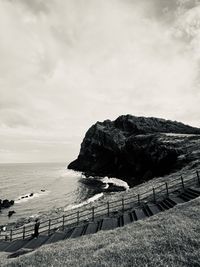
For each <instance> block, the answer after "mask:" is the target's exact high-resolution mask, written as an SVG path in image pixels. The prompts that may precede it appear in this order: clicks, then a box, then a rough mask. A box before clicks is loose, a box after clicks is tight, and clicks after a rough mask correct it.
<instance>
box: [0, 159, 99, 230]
mask: <svg viewBox="0 0 200 267" xmlns="http://www.w3.org/2000/svg"><path fill="white" fill-rule="evenodd" d="M66 166H67V164H66V163H30V164H0V199H9V200H11V199H13V200H15V204H14V206H12V207H11V208H10V209H3V210H2V212H1V213H0V225H3V224H6V223H9V222H15V221H17V220H18V219H21V218H27V217H30V216H37V215H38V214H42V213H45V212H47V211H50V210H52V211H53V210H56V209H58V208H67V207H68V206H71V205H75V204H79V203H81V202H83V201H84V200H86V199H88V198H89V197H92V196H94V195H95V192H91V191H88V189H87V188H86V186H85V185H84V184H82V183H80V179H81V174H80V173H76V172H73V171H71V170H67V169H66ZM31 193H33V195H32V196H30V194H31ZM9 210H14V211H15V212H16V213H15V214H14V215H13V216H12V217H11V218H10V219H9V218H8V216H7V215H8V211H9Z"/></svg>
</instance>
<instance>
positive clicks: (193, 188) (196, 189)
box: [189, 186, 200, 195]
mask: <svg viewBox="0 0 200 267" xmlns="http://www.w3.org/2000/svg"><path fill="white" fill-rule="evenodd" d="M189 189H190V190H192V191H193V192H196V193H198V194H199V195H200V188H198V187H193V186H192V187H190V188H189Z"/></svg>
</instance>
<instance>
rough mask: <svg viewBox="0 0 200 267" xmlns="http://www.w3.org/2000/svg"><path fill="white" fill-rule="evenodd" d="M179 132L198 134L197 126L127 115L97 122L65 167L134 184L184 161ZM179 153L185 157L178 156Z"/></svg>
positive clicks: (162, 173) (185, 137)
mask: <svg viewBox="0 0 200 267" xmlns="http://www.w3.org/2000/svg"><path fill="white" fill-rule="evenodd" d="M166 133H170V134H171V133H173V134H175V136H176V135H177V136H176V137H174V136H173V135H172V136H170V135H166ZM179 134H184V135H186V134H189V135H191V134H192V135H198V134H200V129H198V128H194V127H191V126H188V125H184V124H182V123H179V122H172V121H168V120H164V119H158V118H144V117H135V116H131V115H126V116H120V117H119V118H117V119H116V120H115V121H110V120H106V121H104V122H97V123H96V124H94V125H93V126H92V127H91V128H90V129H89V130H88V131H87V133H86V135H85V138H84V140H83V142H82V144H81V150H80V154H79V156H78V158H77V159H76V160H75V161H73V162H72V163H70V164H69V166H68V168H69V169H74V170H78V171H82V172H84V173H86V174H88V175H93V176H109V177H117V178H120V179H123V180H125V181H127V182H128V183H129V185H135V184H138V183H141V182H143V181H147V180H149V179H151V178H153V177H155V176H161V175H164V174H167V173H170V172H171V171H172V170H173V169H175V168H181V167H182V166H183V164H186V163H187V162H188V160H189V157H188V156H187V155H185V153H186V144H185V139H187V140H189V137H187V136H183V137H180V136H178V135H179ZM187 151H188V150H187ZM181 155H185V156H184V157H182V159H180V158H181V157H180V156H181Z"/></svg>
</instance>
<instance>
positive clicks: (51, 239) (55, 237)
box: [45, 232, 66, 244]
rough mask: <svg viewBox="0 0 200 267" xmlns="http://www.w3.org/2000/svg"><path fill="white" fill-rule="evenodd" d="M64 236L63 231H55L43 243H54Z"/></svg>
mask: <svg viewBox="0 0 200 267" xmlns="http://www.w3.org/2000/svg"><path fill="white" fill-rule="evenodd" d="M65 236H66V233H65V232H55V233H54V234H52V235H51V236H50V237H49V239H47V241H46V242H45V244H50V243H55V242H57V241H60V240H63V239H64V238H65Z"/></svg>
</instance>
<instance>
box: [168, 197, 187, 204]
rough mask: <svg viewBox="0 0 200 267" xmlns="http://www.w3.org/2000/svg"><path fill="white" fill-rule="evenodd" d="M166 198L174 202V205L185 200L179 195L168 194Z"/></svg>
mask: <svg viewBox="0 0 200 267" xmlns="http://www.w3.org/2000/svg"><path fill="white" fill-rule="evenodd" d="M167 199H168V200H169V201H171V202H172V203H174V204H175V205H177V204H182V203H185V201H184V200H183V199H181V198H180V197H175V196H169V197H168V198H167Z"/></svg>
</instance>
